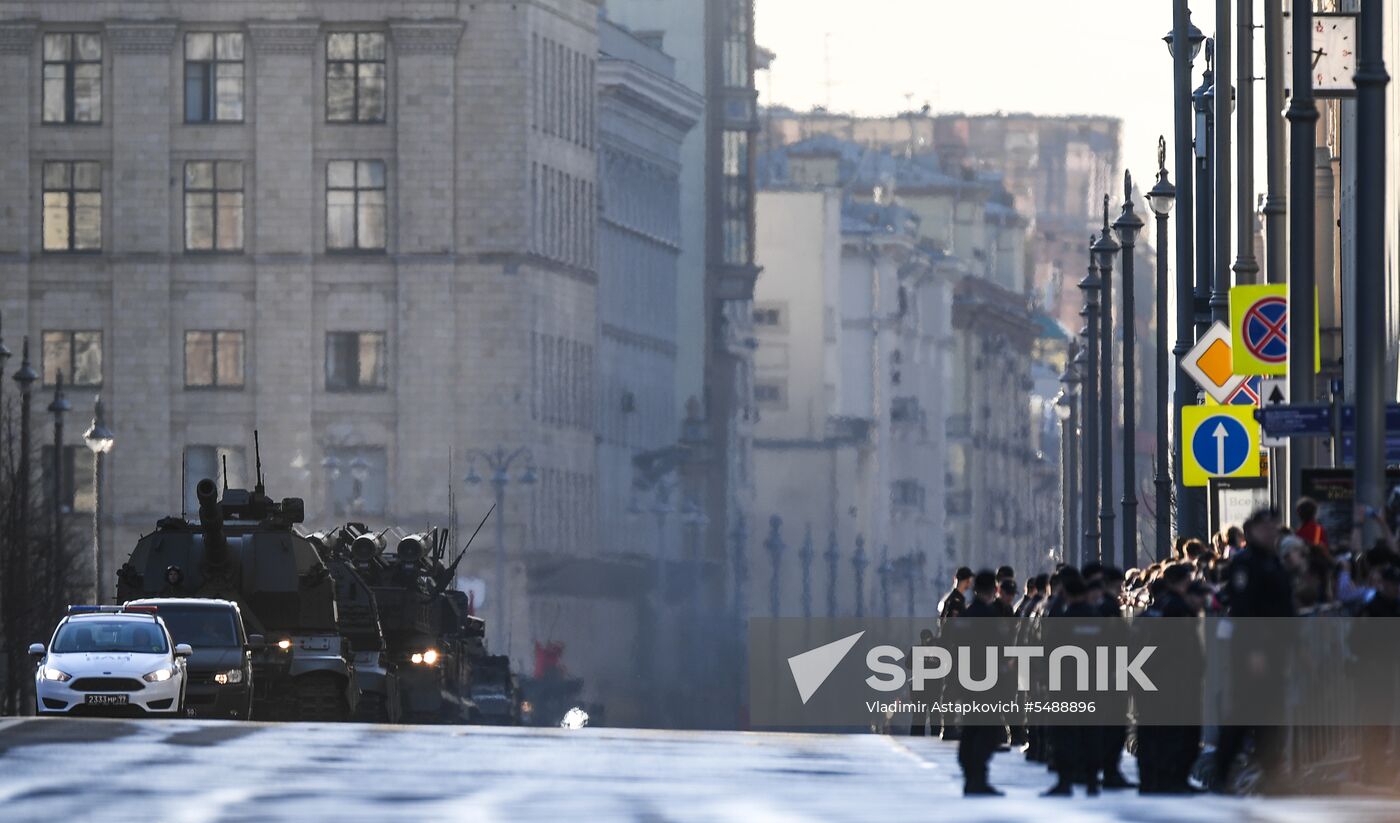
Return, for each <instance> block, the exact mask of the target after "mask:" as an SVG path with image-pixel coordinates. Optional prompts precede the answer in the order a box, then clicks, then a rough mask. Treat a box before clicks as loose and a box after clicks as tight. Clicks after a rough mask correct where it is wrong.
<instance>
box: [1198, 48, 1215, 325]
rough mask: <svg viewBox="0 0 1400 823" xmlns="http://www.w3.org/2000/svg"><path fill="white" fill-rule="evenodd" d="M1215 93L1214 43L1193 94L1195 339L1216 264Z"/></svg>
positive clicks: (1204, 319) (1206, 314) (1204, 320)
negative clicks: (1198, 205) (1212, 100)
mask: <svg viewBox="0 0 1400 823" xmlns="http://www.w3.org/2000/svg"><path fill="white" fill-rule="evenodd" d="M1214 91H1215V41H1214V40H1206V70H1205V73H1204V74H1203V75H1202V78H1201V85H1200V86H1199V87H1197V89H1196V92H1195V94H1194V95H1193V96H1194V98H1195V105H1196V111H1197V114H1198V115H1199V116H1198V117H1197V120H1196V191H1198V192H1199V193H1200V195H1201V208H1200V211H1199V212H1197V214H1196V285H1195V289H1196V305H1195V311H1196V339H1197V340H1199V339H1200V338H1201V337H1202V336H1203V335H1204V334H1205V333H1206V331H1207V330H1209V329H1210V311H1209V309H1210V287H1211V283H1212V276H1211V275H1212V272H1213V271H1214V264H1215V261H1214V259H1213V255H1214V253H1215V237H1214V230H1215V229H1214V226H1215V224H1214V219H1215V218H1214V217H1213V216H1212V214H1213V208H1214V205H1215V194H1214V192H1215V186H1214V166H1213V165H1212V164H1211V156H1212V154H1213V153H1214V151H1215V143H1214V140H1215V128H1214V123H1213V121H1214V118H1215V114H1214V113H1213V112H1212V111H1211V104H1210V98H1211V95H1212V94H1214Z"/></svg>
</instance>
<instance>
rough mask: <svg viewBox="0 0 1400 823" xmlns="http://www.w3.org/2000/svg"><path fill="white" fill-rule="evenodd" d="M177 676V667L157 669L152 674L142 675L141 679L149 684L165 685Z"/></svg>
mask: <svg viewBox="0 0 1400 823" xmlns="http://www.w3.org/2000/svg"><path fill="white" fill-rule="evenodd" d="M174 676H175V667H174V666H167V667H165V668H163V669H156V670H155V671H153V672H151V673H150V674H143V675H141V679H142V680H144V681H146V682H147V683H164V682H165V681H167V680H169V679H170V678H172V677H174Z"/></svg>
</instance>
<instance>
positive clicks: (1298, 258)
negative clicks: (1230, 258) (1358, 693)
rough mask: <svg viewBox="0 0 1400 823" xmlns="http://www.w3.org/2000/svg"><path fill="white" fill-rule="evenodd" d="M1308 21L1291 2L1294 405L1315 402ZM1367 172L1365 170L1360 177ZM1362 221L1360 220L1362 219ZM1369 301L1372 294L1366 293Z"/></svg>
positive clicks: (1294, 446)
mask: <svg viewBox="0 0 1400 823" xmlns="http://www.w3.org/2000/svg"><path fill="white" fill-rule="evenodd" d="M1312 23H1313V12H1312V2H1311V0H1299V2H1295V3H1294V4H1293V96H1292V101H1291V103H1290V104H1289V106H1288V122H1289V124H1290V125H1291V129H1290V135H1291V137H1292V140H1291V143H1292V152H1291V160H1290V165H1291V168H1290V172H1291V177H1292V184H1291V185H1290V186H1289V195H1288V197H1289V200H1290V201H1291V202H1292V203H1293V208H1292V210H1291V211H1290V212H1289V232H1288V237H1289V256H1290V258H1291V259H1290V260H1289V264H1288V328H1289V331H1290V334H1289V335H1288V388H1289V396H1290V400H1291V401H1292V402H1294V403H1311V402H1313V400H1314V399H1315V398H1316V385H1315V379H1314V378H1315V375H1314V368H1315V356H1314V346H1313V328H1314V327H1315V326H1316V317H1317V304H1316V302H1315V295H1316V292H1317V285H1316V279H1315V274H1314V270H1313V267H1314V260H1313V253H1314V246H1315V244H1316V238H1315V237H1314V236H1313V231H1314V226H1313V215H1314V210H1315V207H1316V203H1315V202H1314V200H1313V198H1314V196H1315V195H1316V177H1315V174H1316V172H1315V171H1314V169H1313V166H1314V165H1315V162H1316V161H1315V158H1314V156H1313V155H1314V153H1315V147H1316V144H1317V132H1316V128H1317V119H1318V112H1317V106H1316V105H1315V103H1314V101H1313V87H1312V61H1311V60H1310V58H1311V57H1312ZM1371 173H1372V170H1371V169H1366V172H1365V174H1363V175H1358V177H1365V176H1366V175H1369V174H1371ZM1362 219H1365V218H1364V217H1363V218H1362ZM1368 297H1370V298H1371V299H1375V297H1376V296H1375V295H1368ZM1288 452H1289V453H1288V471H1289V485H1288V494H1287V500H1288V502H1289V503H1290V504H1291V501H1292V500H1294V499H1295V498H1296V497H1297V496H1298V494H1299V490H1300V486H1301V481H1302V472H1303V470H1304V469H1305V468H1307V467H1308V465H1309V464H1310V463H1311V459H1310V458H1311V454H1310V452H1311V449H1310V448H1309V443H1308V441H1307V440H1306V439H1295V440H1293V441H1291V443H1290V445H1289V448H1288Z"/></svg>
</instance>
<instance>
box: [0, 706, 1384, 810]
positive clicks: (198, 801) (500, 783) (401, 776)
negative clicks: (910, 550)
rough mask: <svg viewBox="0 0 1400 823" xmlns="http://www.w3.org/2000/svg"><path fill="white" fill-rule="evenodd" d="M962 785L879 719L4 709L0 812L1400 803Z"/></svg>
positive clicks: (1031, 780) (1000, 768)
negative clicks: (563, 720)
mask: <svg viewBox="0 0 1400 823" xmlns="http://www.w3.org/2000/svg"><path fill="white" fill-rule="evenodd" d="M992 780H993V782H994V783H996V784H997V785H999V786H1000V787H1002V788H1003V789H1005V790H1006V791H1007V795H1008V796H1007V797H1005V798H999V799H991V800H984V799H969V800H964V799H963V798H962V797H961V792H960V789H961V782H960V778H959V774H958V769H957V762H956V757H955V749H954V747H953V746H952V745H950V744H946V743H942V742H940V741H936V740H925V739H919V738H915V739H910V738H893V737H882V736H876V735H859V736H834V735H787V734H745V733H711V732H703V733H687V732H655V731H638V730H622V729H584V730H580V731H566V730H562V729H498V728H479V727H423V726H364V725H350V724H345V725H332V724H262V723H245V724H238V723H225V722H217V721H187V720H172V721H124V720H62V719H44V720H33V719H28V720H26V719H18V720H8V721H0V820H5V821H28V820H42V821H45V823H53V821H74V820H101V821H137V820H140V821H160V822H161V823H167V822H174V823H178V822H179V821H205V820H211V821H214V820H217V821H244V820H248V821H252V820H257V821H263V820H295V821H298V823H306V822H307V821H322V820H336V821H347V820H376V821H383V820H414V821H428V820H463V821H472V823H491V822H492V821H531V820H540V821H549V823H564V821H570V823H572V821H607V820H636V821H672V820H674V821H714V820H742V821H760V822H766V821H772V822H773V823H788V822H789V821H794V822H795V821H807V820H852V821H879V820H891V821H911V820H935V819H944V820H958V821H1002V820H1018V821H1024V820H1030V819H1035V818H1039V819H1052V820H1055V821H1056V823H1064V821H1076V820H1084V821H1095V823H1099V822H1100V821H1116V820H1123V821H1142V822H1143V823H1160V822H1161V821H1173V820H1189V821H1192V823H1215V821H1220V823H1225V821H1240V820H1246V821H1250V820H1252V821H1261V823H1262V822H1263V821H1267V823H1285V822H1286V821H1295V820H1296V821H1315V820H1323V819H1325V820H1329V821H1368V822H1369V821H1376V823H1380V821H1385V822H1386V823H1390V822H1391V821H1397V820H1400V800H1397V801H1383V800H1375V799H1339V798H1331V797H1329V798H1317V799H1308V798H1289V799H1274V800H1258V799H1250V800H1238V799H1227V798H1215V797H1209V798H1191V799H1179V800H1178V799H1170V800H1162V799H1140V798H1139V797H1138V796H1137V795H1136V794H1135V793H1131V792H1117V793H1110V794H1107V795H1105V796H1102V797H1099V798H1096V799H1087V798H1083V797H1079V798H1075V799H1072V800H1061V799H1056V800H1045V799H1041V798H1039V797H1038V796H1037V795H1038V793H1039V791H1040V790H1041V789H1043V788H1045V787H1046V786H1047V785H1049V782H1050V781H1049V779H1048V777H1047V775H1046V773H1045V771H1044V769H1043V768H1041V767H1037V766H1032V765H1029V764H1026V763H1025V761H1024V759H1023V758H1022V757H1021V756H1020V755H1019V754H1015V753H1012V754H1001V755H997V757H996V759H995V760H994V761H993V764H992Z"/></svg>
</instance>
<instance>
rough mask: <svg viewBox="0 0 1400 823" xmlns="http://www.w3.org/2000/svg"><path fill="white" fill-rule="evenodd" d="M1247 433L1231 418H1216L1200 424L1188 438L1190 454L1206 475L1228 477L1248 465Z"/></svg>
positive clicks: (1241, 424) (1210, 418)
mask: <svg viewBox="0 0 1400 823" xmlns="http://www.w3.org/2000/svg"><path fill="white" fill-rule="evenodd" d="M1249 447H1250V440H1249V431H1248V430H1246V429H1245V427H1244V424H1243V423H1241V422H1240V421H1238V420H1236V419H1235V418H1233V417H1227V416H1225V415H1219V416H1217V417H1207V418H1206V419H1205V420H1203V421H1201V425H1200V426H1199V427H1197V429H1196V433H1195V434H1194V435H1192V437H1191V454H1192V455H1193V456H1195V458H1196V463H1197V464H1198V465H1199V466H1200V467H1201V468H1202V469H1203V470H1205V472H1206V473H1207V474H1213V475H1216V476H1217V477H1228V476H1229V475H1232V474H1234V473H1235V472H1237V471H1239V470H1240V469H1243V468H1244V465H1245V463H1247V462H1248V461H1249Z"/></svg>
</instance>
